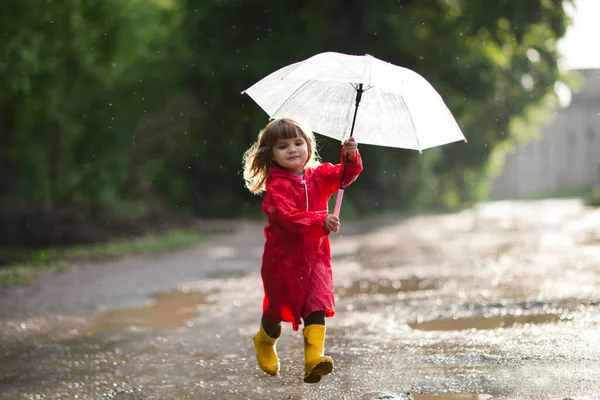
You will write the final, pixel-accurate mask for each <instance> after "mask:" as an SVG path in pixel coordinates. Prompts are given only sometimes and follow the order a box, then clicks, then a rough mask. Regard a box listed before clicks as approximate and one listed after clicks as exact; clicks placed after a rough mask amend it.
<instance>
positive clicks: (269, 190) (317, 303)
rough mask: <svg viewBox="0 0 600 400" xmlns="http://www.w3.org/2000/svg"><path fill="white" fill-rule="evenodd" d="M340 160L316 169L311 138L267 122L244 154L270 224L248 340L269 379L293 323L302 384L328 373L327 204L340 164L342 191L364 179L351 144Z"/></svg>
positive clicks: (294, 127) (333, 225) (249, 182)
mask: <svg viewBox="0 0 600 400" xmlns="http://www.w3.org/2000/svg"><path fill="white" fill-rule="evenodd" d="M341 158H342V161H341V163H340V164H337V165H333V164H331V163H325V164H321V163H320V162H319V161H318V154H317V151H316V145H315V137H314V135H313V133H312V132H311V131H310V130H309V129H304V128H302V127H301V126H300V124H299V123H298V122H297V121H295V120H293V119H290V118H281V119H276V120H273V121H271V122H269V123H268V124H267V126H266V127H265V128H264V129H263V130H262V131H261V132H260V134H259V135H258V140H257V141H256V142H255V143H254V144H253V145H252V147H250V148H249V149H248V150H247V151H246V153H245V154H244V179H245V181H246V187H247V188H248V189H249V190H250V191H251V192H252V193H254V194H259V193H262V192H265V196H264V199H263V203H262V208H263V210H264V212H265V213H266V215H267V217H268V221H267V224H266V225H265V229H264V235H265V238H266V242H265V247H264V253H263V261H262V267H261V276H262V282H263V288H264V300H263V314H262V321H261V325H260V329H259V331H258V333H257V334H256V336H254V347H255V348H256V357H257V360H258V365H259V366H260V368H261V369H262V370H263V371H265V372H266V373H267V374H270V375H276V374H277V373H278V371H279V358H278V357H277V351H276V349H275V344H276V342H277V339H279V337H280V335H281V324H280V323H281V322H282V321H285V322H291V323H292V328H293V329H294V331H297V330H298V326H299V325H300V323H301V320H302V321H303V323H304V329H303V331H302V333H303V336H304V352H305V353H304V354H305V357H304V382H307V383H316V382H319V381H320V380H321V377H322V376H323V375H327V374H328V373H330V372H331V371H332V370H333V360H332V359H331V358H330V357H328V356H325V355H324V354H323V347H324V342H325V318H326V317H333V315H334V313H335V304H334V296H333V276H332V271H331V253H330V248H329V238H328V235H329V233H330V232H337V231H338V229H339V226H340V222H339V219H338V217H336V216H335V215H332V214H329V213H328V211H327V203H328V200H329V198H330V197H331V195H332V194H333V193H335V192H337V190H338V189H339V186H340V183H341V171H342V168H343V164H342V163H346V164H347V166H346V175H345V179H344V187H345V186H346V185H349V184H350V183H352V182H354V180H355V179H356V178H357V177H358V175H359V174H360V173H361V171H362V160H361V158H360V154H359V153H358V149H357V144H356V141H355V140H354V138H350V139H348V140H346V141H345V142H344V144H343V148H342V157H341Z"/></svg>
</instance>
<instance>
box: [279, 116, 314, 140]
mask: <svg viewBox="0 0 600 400" xmlns="http://www.w3.org/2000/svg"><path fill="white" fill-rule="evenodd" d="M277 122H278V125H277V126H276V127H273V128H275V129H274V130H273V131H274V133H275V134H276V135H274V136H276V137H277V140H279V139H294V138H297V137H301V138H303V139H306V138H305V137H304V132H302V129H300V127H299V126H297V125H296V124H290V123H289V122H285V121H277Z"/></svg>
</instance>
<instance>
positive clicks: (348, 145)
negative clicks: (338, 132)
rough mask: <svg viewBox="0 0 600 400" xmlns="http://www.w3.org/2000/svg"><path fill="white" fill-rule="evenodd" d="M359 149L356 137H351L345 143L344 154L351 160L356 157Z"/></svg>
mask: <svg viewBox="0 0 600 400" xmlns="http://www.w3.org/2000/svg"><path fill="white" fill-rule="evenodd" d="M357 148H358V143H356V139H354V137H350V138H348V139H346V140H345V141H344V152H345V153H346V155H347V156H348V157H350V158H352V157H354V153H355V152H356V149H357Z"/></svg>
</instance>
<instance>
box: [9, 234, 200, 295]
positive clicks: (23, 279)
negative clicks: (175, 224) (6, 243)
mask: <svg viewBox="0 0 600 400" xmlns="http://www.w3.org/2000/svg"><path fill="white" fill-rule="evenodd" d="M202 239H203V234H202V233H201V232H198V231H193V230H168V231H165V232H161V233H157V234H151V235H146V236H142V237H135V238H131V239H119V240H113V241H109V242H107V243H98V244H91V245H75V246H69V247H59V248H46V249H35V250H32V249H15V248H0V256H5V258H8V257H10V258H12V259H17V260H20V261H18V262H15V263H12V264H9V265H7V266H4V267H3V268H0V287H8V286H15V285H22V284H26V283H27V282H29V281H30V280H31V278H32V277H33V276H34V275H35V272H36V271H39V270H47V269H58V268H64V267H66V266H69V265H72V264H74V263H76V262H88V261H107V260H111V259H115V258H119V257H124V256H130V255H135V254H142V253H160V252H167V251H173V250H179V249H183V248H186V247H189V246H193V245H195V244H198V243H199V242H200V241H201V240H202ZM0 258H1V257H0Z"/></svg>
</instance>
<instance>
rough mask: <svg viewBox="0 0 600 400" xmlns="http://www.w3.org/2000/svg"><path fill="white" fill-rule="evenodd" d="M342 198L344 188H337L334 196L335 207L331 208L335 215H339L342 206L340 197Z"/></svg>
mask: <svg viewBox="0 0 600 400" xmlns="http://www.w3.org/2000/svg"><path fill="white" fill-rule="evenodd" d="M343 198H344V189H339V190H338V191H337V195H336V197H335V208H334V209H333V215H335V216H336V217H339V216H340V209H341V208H342V199H343Z"/></svg>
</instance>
